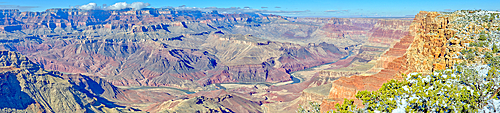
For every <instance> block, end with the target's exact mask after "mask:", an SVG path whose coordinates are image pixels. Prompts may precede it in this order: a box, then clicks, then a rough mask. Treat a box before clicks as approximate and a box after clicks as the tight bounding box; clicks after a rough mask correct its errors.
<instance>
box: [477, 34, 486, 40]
mask: <svg viewBox="0 0 500 113" xmlns="http://www.w3.org/2000/svg"><path fill="white" fill-rule="evenodd" d="M487 38H488V37H487V36H486V35H484V34H483V33H481V35H479V39H478V40H480V41H485V40H486V39H487Z"/></svg>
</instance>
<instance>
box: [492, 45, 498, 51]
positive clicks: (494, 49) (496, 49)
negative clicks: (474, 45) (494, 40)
mask: <svg viewBox="0 0 500 113" xmlns="http://www.w3.org/2000/svg"><path fill="white" fill-rule="evenodd" d="M491 50H492V51H493V53H498V51H499V50H498V46H497V45H496V44H493V48H491Z"/></svg>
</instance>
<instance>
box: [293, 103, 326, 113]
mask: <svg viewBox="0 0 500 113" xmlns="http://www.w3.org/2000/svg"><path fill="white" fill-rule="evenodd" d="M309 105H310V107H311V109H305V108H304V107H303V106H302V105H300V104H299V108H298V110H297V113H320V109H321V107H320V104H319V103H317V102H309Z"/></svg>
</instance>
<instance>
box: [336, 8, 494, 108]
mask: <svg viewBox="0 0 500 113" xmlns="http://www.w3.org/2000/svg"><path fill="white" fill-rule="evenodd" d="M458 12H462V13H466V14H470V13H476V12H480V11H470V10H462V11H458ZM497 16H498V15H497V14H489V15H488V14H487V15H482V16H469V17H468V16H466V17H464V18H463V19H466V20H468V21H469V20H470V21H483V22H487V23H485V24H479V25H482V27H484V28H487V29H492V28H491V22H492V21H493V20H495V19H496V18H495V17H497ZM497 30H499V31H500V28H497ZM468 32H469V33H471V34H470V35H466V36H467V37H469V38H470V39H472V40H473V41H472V42H471V43H469V47H465V48H463V49H461V51H460V54H461V55H459V57H458V58H460V59H462V60H463V61H462V62H459V63H457V64H455V65H453V66H450V67H449V68H448V69H446V70H436V71H434V72H431V74H428V75H424V74H420V73H411V74H408V75H403V76H402V78H403V79H401V80H390V81H388V82H387V83H385V84H383V85H382V87H381V88H380V89H379V90H377V91H359V92H358V93H357V95H356V98H357V99H360V100H362V101H363V105H364V106H365V107H364V108H356V107H355V105H353V104H352V103H350V102H352V101H351V100H345V101H346V102H347V103H346V102H344V103H343V104H342V105H337V106H338V107H336V108H337V111H338V112H344V111H351V112H355V111H360V110H361V111H364V112H478V111H480V110H482V109H485V106H491V105H492V104H489V100H492V99H493V100H498V99H500V96H498V92H499V90H500V71H499V70H498V69H499V68H500V56H497V55H496V53H498V52H500V50H499V48H498V46H497V45H496V43H498V37H496V36H498V35H492V34H491V32H485V31H481V32H480V33H477V31H476V33H477V34H474V31H468ZM477 36H479V37H478V38H476V37H477ZM454 37H455V35H454ZM474 38H476V39H474ZM490 45H491V46H490ZM490 47H491V51H489V50H485V49H484V48H490Z"/></svg>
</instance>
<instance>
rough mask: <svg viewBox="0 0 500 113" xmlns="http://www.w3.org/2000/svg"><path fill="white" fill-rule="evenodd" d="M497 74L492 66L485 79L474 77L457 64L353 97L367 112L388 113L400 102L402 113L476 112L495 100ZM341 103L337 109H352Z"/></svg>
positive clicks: (466, 69) (469, 68)
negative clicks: (403, 111)
mask: <svg viewBox="0 0 500 113" xmlns="http://www.w3.org/2000/svg"><path fill="white" fill-rule="evenodd" d="M499 75H500V72H499V71H498V70H497V68H496V67H492V68H491V69H489V71H488V74H487V76H478V71H477V70H474V69H472V66H466V65H461V64H459V65H458V66H457V70H446V71H442V70H441V71H435V72H434V74H431V75H422V74H410V75H404V76H405V77H406V79H404V80H402V81H396V80H391V81H388V82H387V83H385V84H383V85H382V87H381V88H380V89H379V90H378V91H359V92H358V93H357V94H356V98H358V99H360V100H362V101H363V104H364V105H365V106H366V108H365V109H363V110H366V111H368V112H375V111H380V112H392V111H393V110H395V109H397V108H398V103H400V101H406V102H407V104H406V106H404V107H405V108H404V109H405V112H477V111H478V109H481V108H482V107H483V106H484V105H485V103H486V101H487V100H488V99H490V98H493V97H496V94H497V93H498V91H497V90H494V87H499V86H500V84H498V81H495V80H496V79H495V77H498V76H499ZM348 102H349V101H348ZM344 104H347V105H338V106H339V107H338V108H344V109H346V108H352V107H350V106H352V104H349V103H344ZM338 108H337V109H338ZM344 111H345V110H344Z"/></svg>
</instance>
